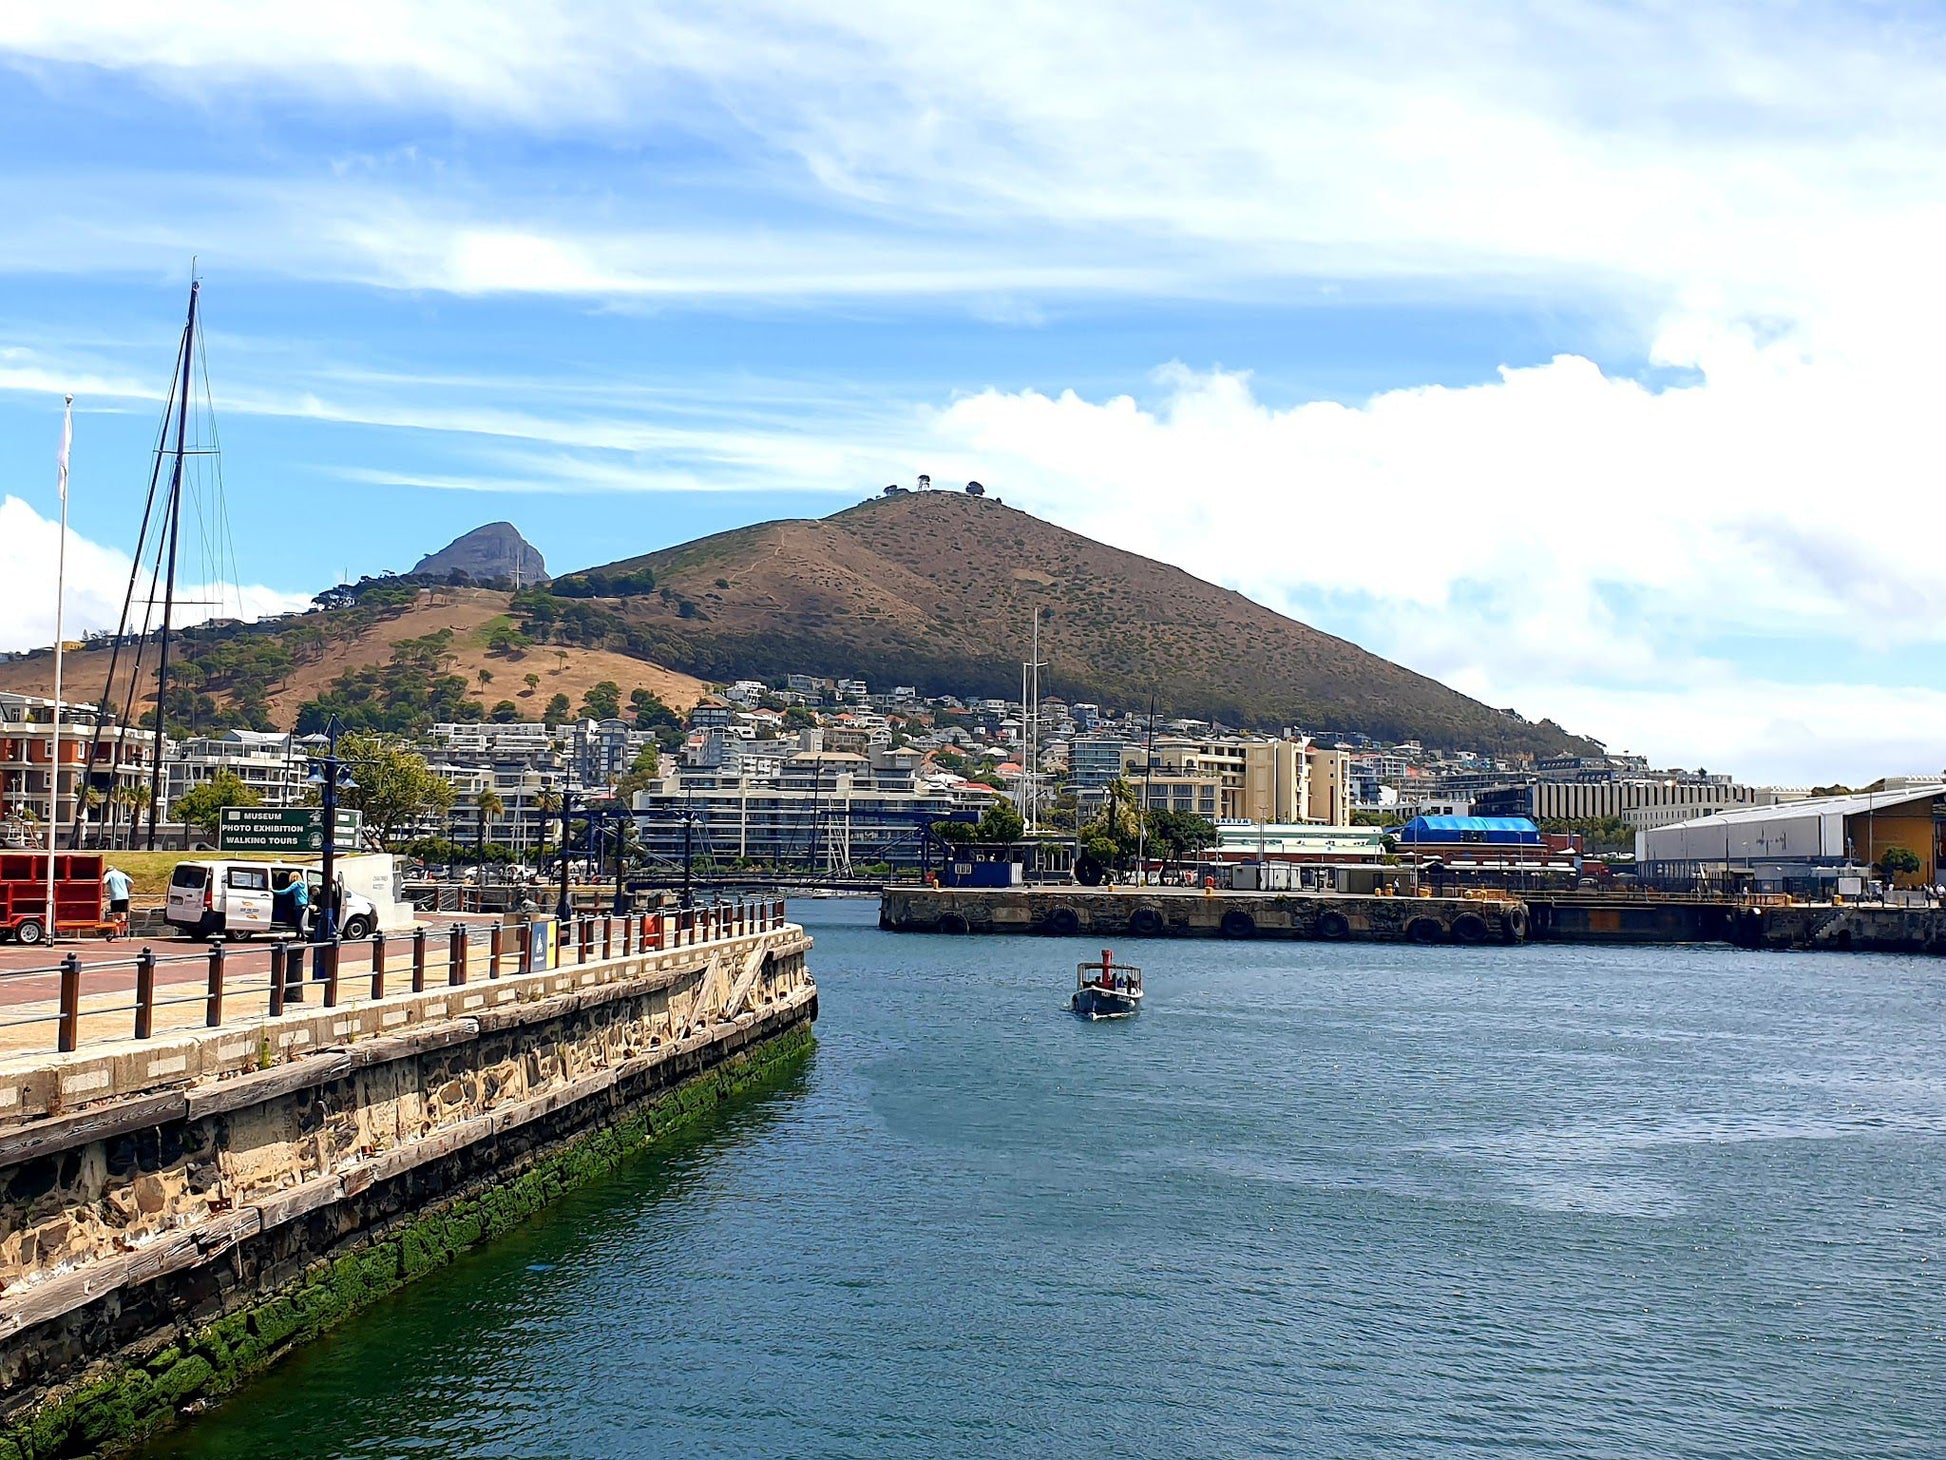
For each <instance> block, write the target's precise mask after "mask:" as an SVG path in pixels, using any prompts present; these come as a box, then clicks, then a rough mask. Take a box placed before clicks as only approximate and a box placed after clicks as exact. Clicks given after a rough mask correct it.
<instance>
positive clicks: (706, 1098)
mask: <svg viewBox="0 0 1946 1460" xmlns="http://www.w3.org/2000/svg"><path fill="white" fill-rule="evenodd" d="M813 1042H814V1040H813V1035H812V1032H811V1026H810V1025H809V1024H800V1025H796V1026H794V1027H793V1028H791V1029H788V1030H785V1031H784V1032H783V1033H781V1034H778V1035H776V1036H774V1037H772V1038H771V1039H768V1040H766V1041H764V1042H763V1043H761V1044H759V1045H756V1046H753V1047H751V1048H748V1049H745V1050H741V1051H739V1052H738V1053H737V1054H735V1055H733V1056H731V1057H730V1058H729V1059H727V1060H725V1061H723V1063H721V1064H719V1065H716V1066H714V1067H712V1068H711V1069H708V1070H705V1071H703V1072H702V1073H700V1074H698V1075H695V1076H694V1077H692V1078H691V1079H689V1080H687V1081H685V1082H684V1083H683V1084H681V1085H679V1086H677V1087H676V1088H675V1089H673V1090H669V1091H667V1092H666V1093H664V1094H662V1095H660V1096H658V1097H657V1098H655V1099H653V1100H648V1101H644V1102H643V1103H642V1104H641V1105H639V1106H638V1107H637V1108H636V1109H634V1110H632V1111H630V1112H629V1113H628V1114H627V1115H625V1116H624V1117H623V1118H622V1119H620V1120H619V1121H617V1122H616V1123H614V1124H612V1125H606V1126H601V1127H598V1128H595V1129H592V1130H588V1131H584V1132H581V1133H579V1134H577V1135H574V1136H571V1137H569V1138H568V1139H567V1140H566V1141H565V1142H564V1143H562V1144H561V1145H560V1146H558V1147H556V1148H555V1149H554V1150H552V1151H550V1152H548V1153H547V1154H546V1155H544V1156H541V1157H540V1158H539V1159H537V1160H536V1161H535V1162H534V1163H533V1164H532V1165H531V1166H529V1167H528V1168H527V1169H526V1170H525V1171H523V1172H522V1173H521V1174H520V1175H518V1176H515V1177H513V1178H511V1179H509V1180H506V1181H504V1182H494V1183H492V1184H490V1185H488V1186H486V1187H485V1189H483V1190H480V1191H477V1192H469V1193H468V1194H466V1195H463V1196H460V1197H456V1198H453V1199H452V1200H450V1201H444V1202H440V1203H438V1204H436V1205H433V1206H430V1207H427V1208H425V1209H423V1210H421V1211H420V1212H419V1213H417V1214H415V1215H414V1216H413V1217H411V1218H409V1219H407V1220H406V1221H405V1222H404V1223H403V1225H401V1224H399V1223H397V1222H394V1223H392V1224H391V1225H389V1226H388V1227H387V1228H386V1229H385V1230H384V1231H383V1232H382V1233H381V1234H380V1235H377V1236H374V1237H370V1238H364V1239H359V1238H353V1239H351V1247H350V1250H348V1251H345V1252H342V1253H340V1254H338V1255H337V1256H334V1257H331V1258H321V1259H319V1260H318V1261H317V1262H316V1263H314V1264H313V1265H312V1267H311V1268H310V1269H309V1271H307V1272H306V1274H305V1275H304V1276H303V1277H302V1278H301V1279H299V1280H298V1281H297V1282H296V1283H294V1284H292V1285H290V1286H288V1287H286V1288H284V1289H282V1290H280V1291H278V1292H276V1293H273V1294H270V1295H268V1296H266V1297H262V1298H259V1299H257V1300H256V1301H254V1302H252V1303H251V1304H249V1306H247V1307H244V1308H240V1309H238V1310H237V1311H236V1312H233V1313H228V1314H225V1315H224V1316H223V1317H221V1318H219V1319H216V1320H215V1321H214V1322H212V1323H209V1324H207V1325H206V1326H204V1327H202V1328H199V1329H196V1330H195V1331H193V1332H190V1333H185V1334H181V1335H178V1336H177V1338H176V1341H175V1342H173V1343H171V1344H169V1345H167V1346H166V1347H164V1348H162V1349H160V1350H159V1351H157V1352H156V1353H154V1354H152V1355H150V1356H149V1357H148V1358H147V1359H145V1360H140V1361H138V1360H122V1361H119V1362H118V1363H117V1364H116V1366H115V1368H114V1369H113V1371H112V1372H110V1373H108V1374H106V1375H104V1376H102V1377H98V1378H95V1379H92V1380H89V1381H88V1382H86V1383H84V1384H82V1385H80V1386H79V1387H77V1388H76V1389H74V1390H72V1391H70V1392H69V1393H67V1394H65V1395H63V1396H62V1397H60V1398H57V1399H55V1400H53V1401H52V1402H51V1403H49V1404H47V1405H46V1406H45V1407H43V1408H42V1409H41V1410H40V1411H38V1412H37V1413H36V1414H34V1415H33V1416H32V1417H31V1418H30V1419H26V1420H23V1421H16V1422H15V1423H13V1424H10V1425H8V1426H7V1427H6V1428H5V1429H4V1430H0V1460H60V1457H69V1456H78V1455H89V1454H94V1453H98V1452H102V1451H111V1452H112V1451H114V1450H117V1449H121V1448H125V1447H127V1446H129V1445H131V1444H133V1443H134V1442H136V1441H138V1440H140V1439H142V1438H143V1437H145V1436H147V1435H149V1434H152V1433H154V1432H155V1431H157V1430H159V1429H162V1428H164V1427H165V1426H167V1425H169V1424H171V1423H173V1422H175V1420H176V1419H177V1418H178V1417H179V1416H180V1415H181V1414H182V1412H183V1411H184V1409H185V1408H186V1407H189V1406H192V1405H195V1404H198V1403H199V1402H205V1401H208V1400H211V1399H215V1398H218V1397H220V1396H222V1395H225V1394H228V1393H230V1392H231V1391H233V1390H235V1389H236V1388H238V1387H239V1386H240V1385H241V1384H242V1383H243V1382H244V1381H245V1380H247V1379H248V1378H249V1377H250V1376H251V1375H252V1374H255V1373H258V1372H261V1371H262V1370H264V1369H266V1368H268V1367H269V1366H270V1365H272V1364H274V1363H275V1362H276V1361H277V1360H278V1359H280V1358H282V1357H283V1356H284V1355H285V1354H286V1353H288V1352H289V1351H290V1350H292V1349H293V1348H295V1347H297V1346H298V1345H300V1344H304V1343H308V1342H310V1341H311V1340H313V1339H315V1338H317V1337H318V1336H319V1335H321V1334H323V1333H324V1332H326V1331H327V1330H328V1329H331V1328H333V1327H335V1326H336V1325H338V1324H339V1323H342V1322H344V1321H345V1320H346V1319H347V1318H349V1317H351V1316H352V1315H354V1314H356V1313H358V1312H360V1311H361V1310H362V1309H364V1308H367V1307H369V1306H370V1305H371V1304H373V1303H375V1302H377V1301H378V1300H379V1299H380V1298H383V1297H384V1296H385V1295H386V1294H388V1293H391V1292H393V1291H395V1290H396V1289H398V1288H400V1287H403V1286H404V1285H405V1284H406V1283H409V1282H411V1281H413V1280H414V1279H416V1278H419V1277H422V1276H424V1275H425V1274H426V1273H428V1272H430V1271H432V1270H433V1269H434V1268H437V1267H442V1266H444V1265H445V1264H447V1263H449V1262H451V1261H452V1260H453V1259H454V1258H456V1257H458V1256H459V1255H460V1254H461V1253H463V1252H465V1251H466V1250H467V1249H468V1248H471V1247H474V1246H477V1245H478V1244H480V1243H481V1242H484V1241H487V1240H489V1239H491V1238H493V1237H496V1236H499V1235H500V1234H501V1233H504V1232H506V1231H509V1230H510V1229H512V1228H513V1227H514V1226H516V1225H518V1224H519V1223H520V1222H522V1221H525V1220H526V1219H527V1218H528V1217H530V1216H533V1215H534V1214H535V1213H536V1212H538V1211H540V1210H542V1209H543V1208H544V1207H546V1206H548V1205H549V1204H550V1203H552V1202H553V1201H554V1200H556V1199H557V1198H558V1197H560V1196H561V1195H562V1194H563V1193H565V1192H567V1191H570V1190H572V1189H574V1188H575V1187H578V1186H581V1185H583V1184H585V1183H587V1182H589V1181H592V1180H594V1179H595V1178H597V1177H600V1176H603V1175H606V1174H607V1173H608V1172H610V1171H613V1170H614V1169H615V1168H616V1167H617V1166H619V1165H620V1164H621V1163H622V1162H623V1161H624V1160H626V1159H627V1158H628V1157H629V1156H630V1155H632V1154H635V1153H636V1152H639V1151H640V1150H642V1149H643V1148H644V1147H645V1146H646V1145H647V1144H649V1143H651V1142H654V1141H658V1140H661V1139H663V1138H665V1137H667V1136H669V1135H671V1134H673V1133H675V1132H677V1131H679V1130H681V1129H683V1128H684V1127H685V1126H687V1125H689V1124H691V1123H693V1122H694V1121H696V1120H697V1119H699V1118H701V1117H702V1116H704V1115H706V1114H708V1113H709V1112H710V1111H713V1110H714V1109H715V1108H716V1107H717V1106H718V1105H719V1104H720V1103H721V1102H722V1101H723V1100H725V1099H727V1098H729V1096H731V1095H732V1094H735V1093H737V1092H739V1091H742V1090H746V1089H750V1088H752V1087H754V1086H758V1085H761V1084H765V1083H767V1082H769V1081H770V1080H771V1079H773V1078H774V1077H775V1076H777V1075H779V1074H782V1073H783V1072H784V1070H785V1068H786V1067H787V1066H789V1065H790V1064H792V1063H794V1062H795V1061H797V1060H798V1059H799V1058H801V1057H802V1056H803V1055H805V1054H806V1053H808V1051H809V1050H810V1048H811V1045H812V1043H813Z"/></svg>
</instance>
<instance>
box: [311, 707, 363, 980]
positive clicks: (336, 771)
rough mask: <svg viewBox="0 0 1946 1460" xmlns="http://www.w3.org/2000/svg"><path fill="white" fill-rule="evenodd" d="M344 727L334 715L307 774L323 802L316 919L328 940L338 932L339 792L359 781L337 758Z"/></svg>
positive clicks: (332, 938)
mask: <svg viewBox="0 0 1946 1460" xmlns="http://www.w3.org/2000/svg"><path fill="white" fill-rule="evenodd" d="M343 728H344V727H343V726H341V725H340V724H339V723H338V717H337V716H336V715H333V716H332V717H331V723H330V724H329V725H327V726H325V730H324V735H325V746H326V749H325V753H324V755H323V756H321V757H319V758H317V759H316V760H314V761H313V763H312V769H311V776H310V780H311V784H312V785H314V786H317V787H318V790H319V799H320V800H321V801H322V802H323V805H324V866H323V868H322V871H323V873H324V888H323V893H322V896H323V898H324V907H323V910H322V914H321V916H320V917H319V919H318V928H319V931H320V932H321V933H322V934H323V935H324V941H325V942H327V943H329V942H332V941H334V940H335V939H336V938H337V936H338V896H337V885H338V884H337V876H338V859H337V851H338V792H339V791H340V790H347V791H349V790H354V789H356V787H357V785H358V782H356V781H354V780H353V779H352V778H351V768H350V767H349V766H347V765H346V764H345V763H344V762H343V761H341V760H339V759H338V735H339V733H340V732H341V731H342V730H343Z"/></svg>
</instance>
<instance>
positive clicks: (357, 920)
mask: <svg viewBox="0 0 1946 1460" xmlns="http://www.w3.org/2000/svg"><path fill="white" fill-rule="evenodd" d="M339 932H340V934H341V935H342V936H343V937H346V938H349V939H351V940H352V941H353V942H354V943H355V942H357V941H359V940H360V939H361V938H369V937H371V936H372V923H371V919H370V918H367V917H365V916H364V915H363V914H362V913H361V914H360V915H359V916H357V917H353V918H346V919H345V925H344V927H343V928H341V929H339Z"/></svg>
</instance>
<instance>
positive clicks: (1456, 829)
mask: <svg viewBox="0 0 1946 1460" xmlns="http://www.w3.org/2000/svg"><path fill="white" fill-rule="evenodd" d="M1396 835H1397V836H1398V838H1399V840H1400V841H1402V842H1497V843H1499V844H1501V845H1508V844H1513V845H1527V846H1537V845H1539V844H1540V839H1541V829H1540V828H1539V827H1538V826H1536V825H1534V823H1533V822H1531V821H1529V820H1528V819H1527V818H1526V817H1524V816H1415V817H1413V818H1412V820H1410V821H1408V822H1407V823H1406V824H1405V825H1404V826H1402V827H1400V828H1399V830H1398V832H1397V833H1396Z"/></svg>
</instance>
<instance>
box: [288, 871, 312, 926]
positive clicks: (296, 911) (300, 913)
mask: <svg viewBox="0 0 1946 1460" xmlns="http://www.w3.org/2000/svg"><path fill="white" fill-rule="evenodd" d="M291 926H292V927H293V928H295V929H297V936H298V938H299V939H300V940H304V941H308V940H309V938H310V936H311V884H310V881H309V879H307V878H306V877H305V875H304V874H303V873H302V872H294V873H292V874H291Z"/></svg>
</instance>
